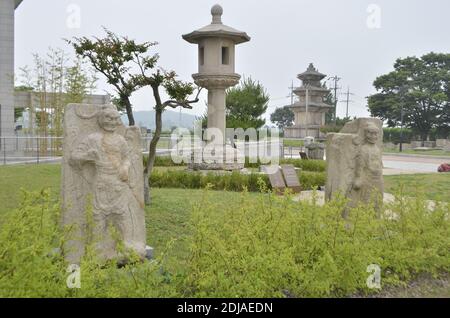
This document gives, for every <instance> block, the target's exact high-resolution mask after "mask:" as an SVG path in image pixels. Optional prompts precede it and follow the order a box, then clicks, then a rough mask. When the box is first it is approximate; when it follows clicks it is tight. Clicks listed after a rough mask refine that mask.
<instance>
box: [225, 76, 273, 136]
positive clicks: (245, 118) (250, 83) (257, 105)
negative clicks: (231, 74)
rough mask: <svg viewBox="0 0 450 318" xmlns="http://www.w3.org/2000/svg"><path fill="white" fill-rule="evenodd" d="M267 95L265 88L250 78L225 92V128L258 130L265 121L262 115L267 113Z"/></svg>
mask: <svg viewBox="0 0 450 318" xmlns="http://www.w3.org/2000/svg"><path fill="white" fill-rule="evenodd" d="M269 99H270V97H269V95H268V94H267V92H266V90H265V88H264V87H263V86H262V85H261V84H260V83H259V82H257V81H254V80H252V78H251V77H249V78H244V79H243V80H242V81H241V83H240V84H239V85H238V86H236V87H232V88H230V89H228V90H227V97H226V107H227V127H229V128H244V129H247V128H250V127H253V128H260V127H262V126H263V125H264V124H265V123H266V121H265V120H264V119H262V118H261V117H262V115H264V113H265V112H266V111H267V107H268V105H269Z"/></svg>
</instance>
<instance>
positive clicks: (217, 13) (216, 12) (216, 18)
mask: <svg viewBox="0 0 450 318" xmlns="http://www.w3.org/2000/svg"><path fill="white" fill-rule="evenodd" d="M222 14H223V9H222V7H221V6H220V5H219V4H215V5H214V6H213V7H212V8H211V15H212V17H213V18H212V24H222Z"/></svg>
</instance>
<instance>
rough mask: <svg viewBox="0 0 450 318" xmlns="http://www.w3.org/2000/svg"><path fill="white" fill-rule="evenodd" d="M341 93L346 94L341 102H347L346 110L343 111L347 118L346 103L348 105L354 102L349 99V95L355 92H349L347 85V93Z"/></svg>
mask: <svg viewBox="0 0 450 318" xmlns="http://www.w3.org/2000/svg"><path fill="white" fill-rule="evenodd" d="M342 95H345V96H346V99H345V100H343V101H342V102H343V103H346V104H347V108H346V111H345V117H346V118H347V117H348V105H349V103H353V102H354V101H353V100H350V95H355V94H353V93H350V87H349V86H347V93H344V94H342Z"/></svg>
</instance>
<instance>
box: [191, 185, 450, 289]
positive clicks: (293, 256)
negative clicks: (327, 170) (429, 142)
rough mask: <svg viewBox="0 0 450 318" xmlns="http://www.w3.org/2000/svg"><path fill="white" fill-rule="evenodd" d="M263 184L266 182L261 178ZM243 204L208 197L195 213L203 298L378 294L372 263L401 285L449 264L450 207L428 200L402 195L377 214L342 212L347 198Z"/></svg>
mask: <svg viewBox="0 0 450 318" xmlns="http://www.w3.org/2000/svg"><path fill="white" fill-rule="evenodd" d="M262 185H263V187H264V184H262ZM240 202H242V204H241V205H240V208H238V209H236V208H235V207H232V206H229V207H225V208H223V207H222V208H218V206H217V203H216V202H211V201H210V200H209V199H208V194H207V193H205V198H204V199H203V200H202V201H201V202H199V203H198V204H197V205H196V206H195V208H194V210H193V215H192V222H191V227H192V231H193V233H194V234H193V236H192V243H191V246H192V247H191V255H192V257H191V259H190V262H189V264H188V267H187V268H188V270H187V273H188V274H187V277H186V281H185V286H186V288H187V290H188V291H189V294H192V295H195V296H199V297H286V296H293V297H324V296H338V297H339V296H340V297H342V296H348V295H351V294H353V293H355V292H363V293H364V292H367V293H368V292H373V291H371V290H369V289H368V288H367V285H366V282H367V279H368V277H369V274H370V273H368V272H367V268H368V266H369V265H371V264H377V265H379V266H380V268H381V277H382V278H381V279H382V280H381V283H382V285H383V286H386V285H398V284H402V283H404V282H406V281H408V280H410V279H412V278H413V277H414V276H415V275H416V274H417V273H422V272H428V273H432V274H436V273H437V272H439V271H441V270H445V271H447V272H448V271H449V270H450V257H449V247H450V236H449V234H450V218H449V212H450V211H449V207H448V206H446V207H445V206H440V207H438V208H437V209H436V210H435V211H434V212H433V213H430V212H429V211H428V210H427V209H426V208H425V202H424V200H423V199H421V198H418V199H417V200H410V201H406V200H405V199H404V198H403V197H398V198H397V200H396V202H394V203H393V204H391V205H388V206H387V207H386V210H389V211H391V212H392V213H394V214H395V215H396V219H395V220H392V219H389V218H384V219H377V218H376V217H375V214H376V213H375V211H374V209H373V208H372V207H371V206H361V207H359V208H356V209H354V210H352V211H351V213H350V219H349V220H348V221H345V220H344V219H343V218H342V217H341V213H342V209H343V207H344V204H345V201H344V200H342V199H337V200H335V201H333V202H330V203H327V204H325V206H323V207H319V206H317V205H311V204H308V203H305V202H300V203H295V202H293V201H292V200H291V199H290V197H289V196H285V197H278V196H274V195H272V194H268V195H267V196H265V197H262V196H261V197H259V199H258V200H251V199H250V198H249V196H248V194H247V193H243V194H242V195H241V199H240Z"/></svg>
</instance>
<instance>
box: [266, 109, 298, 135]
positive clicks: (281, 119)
mask: <svg viewBox="0 0 450 318" xmlns="http://www.w3.org/2000/svg"><path fill="white" fill-rule="evenodd" d="M294 119H295V115H294V113H293V112H292V110H291V109H290V108H289V107H288V106H284V107H279V108H277V109H275V111H274V112H273V113H272V114H271V115H270V121H271V122H273V123H274V124H276V125H277V127H278V128H280V129H282V130H284V128H286V127H290V126H292V125H293V123H294Z"/></svg>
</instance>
